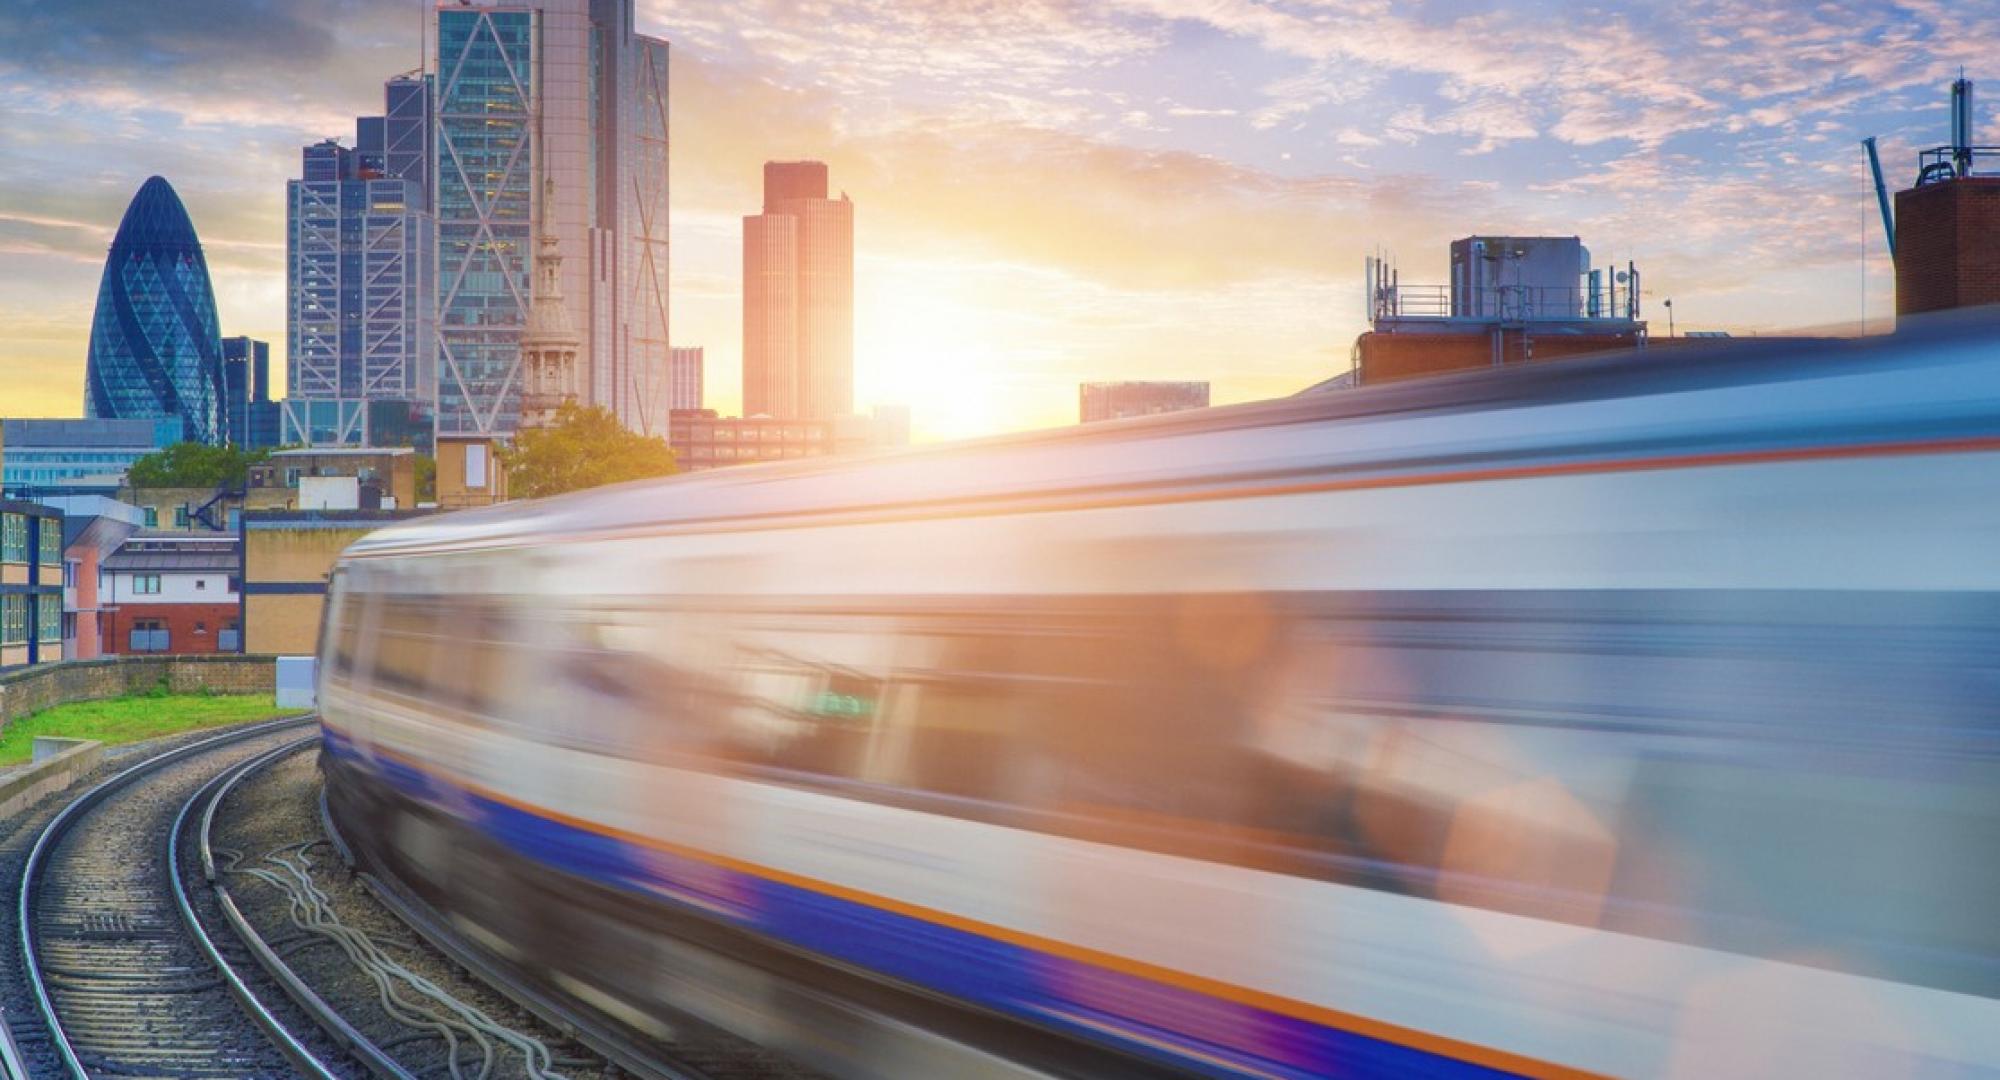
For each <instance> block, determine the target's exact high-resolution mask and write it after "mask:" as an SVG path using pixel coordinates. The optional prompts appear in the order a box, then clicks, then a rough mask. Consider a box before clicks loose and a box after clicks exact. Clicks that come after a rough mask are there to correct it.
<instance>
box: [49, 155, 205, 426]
mask: <svg viewBox="0 0 2000 1080" xmlns="http://www.w3.org/2000/svg"><path fill="white" fill-rule="evenodd" d="M83 410H84V415H85V416H93V417H104V418H107V419H110V418H118V419H140V418H149V417H150V418H160V417H179V418H180V421H181V437H182V438H183V439H187V440H191V441H195V442H205V443H218V442H221V441H223V437H224V434H225V432H224V426H223V419H222V418H223V415H224V413H223V391H222V334H221V331H220V330H219V329H218V328H217V326H216V321H215V290H214V288H213V287H211V286H210V285H209V281H208V262H207V260H205V259H203V258H202V254H201V241H199V240H197V239H196V238H195V235H194V222H192V221H190V220H188V213H187V208H186V207H184V206H182V205H181V200H180V196H178V195H176V194H174V189H173V186H172V185H170V184H168V183H167V182H166V181H165V180H164V179H162V178H160V177H157V176H154V177H150V178H148V179H147V180H146V182H145V184H143V185H141V186H140V188H139V194H137V195H135V196H133V197H132V205H131V206H129V207H126V209H125V220H123V221H121V222H119V224H118V235H117V236H115V237H113V238H112V241H111V255H110V257H109V258H107V259H106V260H105V263H104V279H103V281H101V282H100V283H99V284H98V286H97V316H96V318H95V319H94V320H93V321H92V322H91V326H90V357H89V362H88V364H87V365H86V367H85V369H84V385H83Z"/></svg>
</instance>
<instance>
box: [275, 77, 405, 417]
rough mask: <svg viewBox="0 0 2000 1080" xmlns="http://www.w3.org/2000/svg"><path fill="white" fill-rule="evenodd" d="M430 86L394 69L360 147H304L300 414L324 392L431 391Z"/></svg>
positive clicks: (293, 364)
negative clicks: (384, 108)
mask: <svg viewBox="0 0 2000 1080" xmlns="http://www.w3.org/2000/svg"><path fill="white" fill-rule="evenodd" d="M430 88H431V81H430V79H429V77H428V76H425V77H415V76H410V77H399V78H396V79H391V80H390V81H389V82H388V84H387V85H386V88H385V92H384V99H385V104H386V106H387V112H386V113H385V114H384V115H382V116H366V117H361V118H359V119H358V120H357V121H356V122H355V145H354V147H352V148H349V147H344V146H341V145H340V144H339V143H337V142H335V141H333V140H332V139H328V140H326V141H324V142H321V143H317V144H314V145H312V146H308V147H306V148H305V150H304V153H303V168H302V171H301V179H298V180H294V181H292V182H291V183H290V184H289V185H287V189H286V230H287V232H286V258H287V264H286V269H287V275H288V282H287V284H288V288H287V296H288V309H287V338H288V340H287V345H288V348H289V353H288V363H289V365H290V374H291V380H290V386H289V388H288V391H287V392H288V394H289V396H290V398H291V399H296V400H303V401H305V402H307V403H309V404H307V405H301V406H300V410H299V415H300V416H304V415H305V414H306V413H310V412H316V411H317V412H322V413H323V412H325V411H326V410H325V409H321V407H320V403H321V402H324V401H330V400H344V401H348V402H353V401H368V400H375V399H380V398H397V399H407V398H419V397H420V398H423V399H426V400H428V399H429V397H430V396H431V394H432V393H433V392H434V387H435V368H434V364H435V360H436V348H435V342H434V336H433V335H434V323H433V318H434V308H433V297H434V296H435V295H436V292H435V290H436V276H435V272H434V270H433V267H432V258H433V251H434V248H433V239H434V234H433V219H432V217H431V214H430V187H429V183H430V158H429V155H428V154H427V153H426V149H427V147H428V145H429V144H428V138H427V133H428V130H429V124H430V114H429V109H430ZM330 408H331V407H330ZM289 415H290V414H289V413H288V416H289ZM324 427H325V425H321V424H302V425H299V426H297V427H292V426H287V427H286V429H285V432H284V434H283V437H284V438H286V439H287V441H297V440H295V439H294V438H293V436H294V435H295V434H297V433H299V432H301V431H306V432H317V431H319V430H321V429H323V428H324ZM331 444H332V445H348V443H347V442H346V441H345V440H343V439H338V438H336V439H335V440H333V442H332V443H331ZM312 445H328V443H326V442H321V441H317V440H314V441H313V442H312Z"/></svg>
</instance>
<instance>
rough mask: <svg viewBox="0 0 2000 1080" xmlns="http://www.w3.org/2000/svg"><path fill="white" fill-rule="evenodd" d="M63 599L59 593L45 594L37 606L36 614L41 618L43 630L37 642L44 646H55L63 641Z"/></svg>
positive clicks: (37, 635) (37, 637) (39, 633)
mask: <svg viewBox="0 0 2000 1080" xmlns="http://www.w3.org/2000/svg"><path fill="white" fill-rule="evenodd" d="M62 607H63V605H62V597H61V596H60V595H59V594H57V593H43V594H42V598H41V601H40V602H39V603H37V604H36V612H37V614H38V615H39V616H40V618H41V628H40V629H39V630H38V631H37V632H36V634H35V640H37V641H39V642H41V643H42V644H44V645H53V644H55V643H57V642H59V641H61V640H62V639H63V609H62Z"/></svg>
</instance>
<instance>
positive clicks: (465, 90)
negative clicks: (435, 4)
mask: <svg viewBox="0 0 2000 1080" xmlns="http://www.w3.org/2000/svg"><path fill="white" fill-rule="evenodd" d="M536 16H537V12H536V11H535V10H533V9H531V8H526V7H511V6H510V7H483V8H480V7H448V8H440V9H439V10H438V13H437V47H438V72H439V75H438V88H437V141H436V146H437V152H436V155H435V158H434V160H435V161H436V163H437V199H436V204H435V205H436V213H437V252H438V260H437V280H438V288H437V316H438V326H437V337H438V394H437V403H438V404H437V420H438V432H439V433H440V434H453V435H456V434H505V433H509V432H512V431H513V430H514V425H515V423H516V421H517V420H518V419H519V416H520V408H521V403H520V397H521V385H520V374H521V372H520V368H521V350H520V339H521V329H522V327H524V326H525V325H526V324H527V315H528V290H529V284H528V269H529V267H528V261H529V256H530V254H531V253H532V246H531V244H532V237H531V236H530V235H529V234H530V232H531V231H532V229H533V225H532V222H533V220H534V218H533V213H532V210H533V200H534V198H535V192H534V188H535V170H534V164H535V163H534V152H535V147H534V145H533V138H534V126H533V124H532V122H531V121H532V115H531V114H532V107H533V103H534V101H535V95H534V85H535V84H534V79H535V72H534V64H533V60H534V44H535V29H536V26H535V24H536Z"/></svg>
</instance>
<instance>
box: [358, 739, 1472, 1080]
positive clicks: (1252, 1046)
mask: <svg viewBox="0 0 2000 1080" xmlns="http://www.w3.org/2000/svg"><path fill="white" fill-rule="evenodd" d="M326 745H327V749H328V751H329V752H330V753H331V754H333V755H334V756H335V757H338V758H341V759H343V760H347V761H351V762H356V763H359V764H362V765H363V766H364V767H373V768H374V769H375V770H376V771H377V772H378V774H379V775H380V776H382V778H383V779H384V780H385V781H387V782H388V783H389V785H390V786H391V787H393V788H395V789H396V790H398V791H401V792H403V793H404V794H406V795H409V796H410V797H412V798H415V799H418V800H420V801H424V802H428V803H433V804H438V805H442V806H445V807H446V808H448V809H452V810H453V811H455V812H457V813H459V814H460V815H462V816H465V817H467V818H468V819H469V821H470V823H471V824H473V825H474V826H475V827H476V828H478V829H479V830H480V831H482V832H484V833H486V834H487V835H488V836H490V837H492V838H493V839H494V840H496V841H498V842H499V843H501V844H503V845H504V846H506V847H507V848H509V849H511V850H513V851H515V852H517V853H519V854H521V855H522V856H525V857H527V858H529V859H533V860H535V861H536V862H539V863H542V864H544V865H546V866H549V867H552V868H554V869H557V870H561V871H563V872H565V873H569V874H572V875H575V876H577V877H581V878H585V879H588V880H591V881H594V882H598V883H600V884H603V885H607V886H610V887H612V888H617V889H621V890H624V891H627V892H641V893H646V894H651V895H656V896H660V897H663V898H665V899H666V900H667V901H668V902H670V903H680V904H684V905H687V906H690V907H693V908H695V909H697V910H699V911H700V912H702V913H703V914H706V915H708V916H710V917H717V916H719V917H722V918H724V919H726V920H728V921H731V922H734V923H736V924H738V925H741V926H744V927H747V928H750V929H753V930H756V931H759V932H761V933H763V934H766V935H769V936H771V937H773V938H777V939H779V940H782V941H785V942H788V943H790V944H793V945H795V946H797V947H799V948H802V949H806V950H808V951H810V952H814V953H818V954H820V955H823V956H828V957H833V958H836V959H839V960H844V961H847V962H849V963H853V964H856V965H859V966H862V967H865V968H868V969H870V970H873V971H877V972H880V973H882V974H885V975H888V976H891V977H894V978H897V979H901V980H903V981H906V982H909V983H913V984H916V985H919V986H923V987H926V988H928V989H931V990H935V991H937V992H939V993H942V994H946V995H949V996H951V997H954V998H958V999H960V1000H963V1001H968V1002H972V1003H974V1004H976V1005H979V1006H982V1007H985V1008H988V1009H992V1010H995V1011H997V1012H1002V1013H1005V1014H1008V1015H1011V1016H1016V1017H1019V1018H1022V1019H1026V1020H1029V1021H1033V1022H1036V1023H1039V1024H1042V1025H1044V1026H1048V1027H1053V1028H1058V1029H1061V1030H1065V1031H1069V1032H1071V1033H1073V1034H1076V1035H1080V1036H1083V1037H1085V1038H1088V1039H1091V1040H1093V1041H1097V1042H1110V1043H1113V1044H1115V1045H1118V1046H1120V1047H1121V1048H1123V1049H1125V1050H1128V1051H1131V1052H1135V1053H1138V1054H1140V1055H1143V1056H1147V1057H1152V1058H1154V1059H1162V1060H1166V1061H1169V1062H1171V1063H1172V1064H1174V1065H1175V1066H1177V1067H1180V1068H1188V1069H1193V1070H1194V1071H1197V1072H1200V1073H1204V1074H1207V1075H1210V1076H1220V1077H1241V1076H1269V1077H1284V1078H1287V1080H1291V1078H1298V1080H1304V1078H1308V1077H1379V1076H1439V1077H1496V1076H1507V1075H1511V1074H1509V1073H1505V1072H1502V1071H1500V1070H1495V1069H1491V1068H1488V1067H1486V1066H1482V1065H1476V1064H1473V1063H1470V1062H1465V1061H1461V1060H1459V1059H1456V1058H1452V1057H1448V1056H1444V1055H1441V1054H1436V1053H1432V1052H1430V1051H1426V1050H1420V1049H1416V1048H1413V1047H1408V1046H1402V1045H1399V1044H1397V1043H1392V1042H1387V1041H1385V1040H1382V1039H1375V1038H1371V1037H1369V1036H1366V1035H1359V1034H1355V1033H1353V1032H1348V1031H1342V1030H1339V1029H1337V1028H1331V1027H1326V1026H1324V1025H1320V1024H1315V1023H1312V1022H1310V1021H1306V1020H1300V1019H1297V1018H1294V1017H1289V1016H1285V1015H1282V1014H1279V1013H1275V1012H1272V1011H1270V1010H1267V1009H1261V1008H1258V1007H1256V1006H1254V1005H1245V1004H1239V1003H1236V1002H1231V1001H1225V1000H1222V999H1219V998H1216V997H1212V996H1210V995H1207V994H1202V993H1200V992H1198V991H1194V990H1189V989H1184V988H1181V987H1176V986H1169V985H1166V984H1164V983H1159V982H1156V981H1153V980H1150V979H1145V978H1141V977H1138V976H1134V975H1127V974H1124V973H1122V972H1118V971H1112V970H1108V969H1106V968H1102V967H1099V966H1097V965H1094V964H1089V963H1086V962H1083V961H1079V960H1074V959H1071V958H1068V957H1063V956H1056V955H1053V954H1049V953H1043V952H1038V951H1036V950H1034V949H1030V948H1026V947H1023V946H1019V945H1014V944H1010V943H1008V942H1004V941H997V940H995V939H992V938H989V937H985V936H983V935H980V934H976V933H972V932H970V931H965V930H960V929H957V928H955V927H949V926H943V925H940V924H938V923H934V922H930V921H927V920H924V919H920V918H916V917H914V916H909V915H904V914H901V913H898V912H893V911H887V910H884V909H881V908H877V907H872V906H870V905H867V904H863V903H857V902H855V901H851V900H846V899H843V898H840V897H836V896H830V895H827V894H825V893H820V892H815V891H813V890H811V889H806V888H801V887H799V886H795V885H789V884H786V883H784V882H780V881H773V880H771V879H769V878H762V877H758V876H756V875H753V874H747V873H743V872H741V871H736V870H729V869H725V868H721V867H716V866H714V865H712V864H709V863H704V862H700V861H698V860H694V859H688V858H683V857H680V856H676V855H672V854H668V853H663V852H659V851H655V850H652V849H649V848H645V847H641V846H640V845H637V844H633V843H629V842H627V841H623V840H620V839H617V838H615V837H611V836H606V835H603V834H601V833H596V832H592V831H590V830H588V829H583V828H579V827H577V826H574V825H569V824H566V823H564V822H559V821H556V820H553V819H551V818H548V817H544V816H542V815H540V814H535V813H531V812H529V811H526V810H523V809H520V808H518V807H514V806H509V805H507V804H505V803H500V802H496V801H494V800H492V799H488V798H485V797H483V796H480V795H476V794H474V793H472V792H470V791H466V790H464V789H462V788H459V787H457V786H456V785H454V784H451V783H450V782H449V781H447V780H445V779H444V778H442V777H439V776H437V775H436V774H433V773H429V772H427V771H424V770H421V769H417V768H414V767H412V766H411V765H409V764H407V763H405V762H401V761H397V760H395V759H393V758H387V759H385V758H380V757H375V756H372V755H364V754H361V753H359V752H358V751H357V750H356V748H355V747H354V746H353V744H352V743H351V742H349V741H348V740H347V739H346V738H344V737H343V736H341V735H340V734H339V733H337V732H334V731H331V730H328V731H327V732H326Z"/></svg>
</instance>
